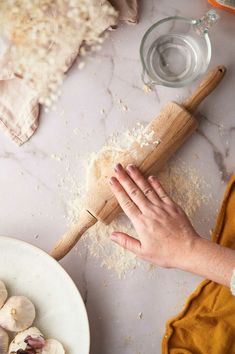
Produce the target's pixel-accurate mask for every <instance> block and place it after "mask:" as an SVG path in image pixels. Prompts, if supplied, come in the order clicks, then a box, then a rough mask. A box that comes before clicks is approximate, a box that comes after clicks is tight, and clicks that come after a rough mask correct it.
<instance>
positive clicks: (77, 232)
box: [50, 210, 98, 261]
mask: <svg viewBox="0 0 235 354" xmlns="http://www.w3.org/2000/svg"><path fill="white" fill-rule="evenodd" d="M97 221H98V220H97V219H96V218H95V217H94V216H93V215H92V214H91V213H89V212H88V211H87V210H85V211H83V212H82V214H81V215H80V217H79V220H78V223H77V224H76V225H75V226H74V227H73V228H72V229H71V230H69V231H68V232H67V233H65V234H64V235H63V237H62V238H61V239H60V240H59V241H58V242H57V244H56V245H55V246H54V248H53V250H52V251H51V253H50V256H51V257H53V258H55V259H56V260H57V261H60V260H61V259H62V258H63V257H64V256H66V254H67V253H68V252H69V251H71V249H72V248H73V247H74V246H75V245H76V243H77V242H78V240H79V239H80V238H81V237H82V235H83V234H84V233H85V232H86V231H87V230H88V229H89V228H90V227H91V226H93V225H94V224H95V223H96V222H97Z"/></svg>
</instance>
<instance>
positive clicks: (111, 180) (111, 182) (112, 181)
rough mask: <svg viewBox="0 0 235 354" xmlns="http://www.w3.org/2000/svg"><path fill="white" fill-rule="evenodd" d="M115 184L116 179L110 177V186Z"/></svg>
mask: <svg viewBox="0 0 235 354" xmlns="http://www.w3.org/2000/svg"><path fill="white" fill-rule="evenodd" d="M115 182H116V178H115V177H111V178H110V179H109V183H110V184H111V185H113V184H114V183H115Z"/></svg>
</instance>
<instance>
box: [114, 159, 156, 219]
mask: <svg viewBox="0 0 235 354" xmlns="http://www.w3.org/2000/svg"><path fill="white" fill-rule="evenodd" d="M115 172H116V176H117V178H118V181H119V183H120V184H121V185H122V187H123V188H124V190H125V191H126V193H127V194H128V195H129V197H130V199H131V200H132V201H133V202H134V203H135V204H136V205H137V206H138V208H139V209H140V210H141V211H142V212H144V210H146V209H147V208H149V206H150V203H149V201H148V199H147V198H146V197H145V195H144V194H143V192H142V191H141V190H140V189H139V187H138V185H137V184H136V181H133V180H132V179H131V178H130V176H129V175H128V173H127V172H126V171H125V169H124V168H123V167H122V165H121V164H118V165H117V166H116V167H115Z"/></svg>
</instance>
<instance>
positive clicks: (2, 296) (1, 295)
mask: <svg viewBox="0 0 235 354" xmlns="http://www.w3.org/2000/svg"><path fill="white" fill-rule="evenodd" d="M7 295H8V294H7V289H6V286H5V284H4V283H3V282H2V281H1V280H0V308H2V307H3V305H4V303H5V301H6V299H7Z"/></svg>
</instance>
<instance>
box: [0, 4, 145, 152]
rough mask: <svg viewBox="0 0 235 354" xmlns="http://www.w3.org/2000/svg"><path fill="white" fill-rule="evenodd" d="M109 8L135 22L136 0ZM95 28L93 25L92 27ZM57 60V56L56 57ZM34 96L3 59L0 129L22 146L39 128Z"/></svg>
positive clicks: (0, 67)
mask: <svg viewBox="0 0 235 354" xmlns="http://www.w3.org/2000/svg"><path fill="white" fill-rule="evenodd" d="M111 2H112V3H113V6H114V7H115V8H116V9H117V10H119V11H120V17H119V19H120V20H124V21H127V22H132V23H134V22H137V19H138V16H137V13H138V6H137V0H112V1H111ZM99 21H103V22H102V25H103V31H105V30H106V29H107V28H109V27H110V26H111V25H113V23H111V21H110V19H109V18H107V19H106V18H104V19H99ZM94 25H95V24H94ZM0 45H1V43H0ZM79 48H80V44H78V46H77V48H76V50H74V48H71V53H70V55H69V57H68V58H64V62H65V63H66V64H68V63H69V65H68V66H69V67H70V66H71V65H72V64H73V62H74V60H75V59H76V57H77V55H78V53H79ZM59 58H60V61H61V56H59ZM39 113H40V109H39V103H38V95H37V94H36V92H34V91H33V90H32V89H31V88H30V87H28V86H26V84H25V83H24V81H23V80H22V79H20V78H19V77H16V76H15V75H14V73H13V72H12V71H11V69H10V68H9V67H8V63H7V61H6V57H3V58H2V59H1V60H0V126H1V127H2V128H3V129H4V130H5V131H6V133H7V134H8V135H9V136H10V137H11V139H12V140H13V141H14V142H15V143H16V144H17V145H22V144H24V143H25V142H26V141H28V140H29V139H30V138H31V136H32V135H33V134H34V132H35V131H36V129H37V127H38V125H39Z"/></svg>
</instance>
